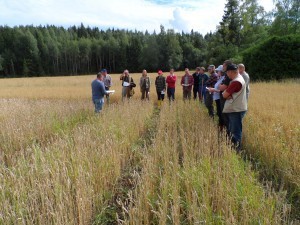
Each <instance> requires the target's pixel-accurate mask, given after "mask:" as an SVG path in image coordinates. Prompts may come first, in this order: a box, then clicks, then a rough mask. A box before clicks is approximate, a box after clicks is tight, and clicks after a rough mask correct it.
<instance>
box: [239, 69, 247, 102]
mask: <svg viewBox="0 0 300 225" xmlns="http://www.w3.org/2000/svg"><path fill="white" fill-rule="evenodd" d="M238 68H239V73H240V74H241V75H242V77H243V78H244V80H245V83H246V98H247V101H248V98H249V93H250V87H249V83H250V77H249V74H248V73H247V72H246V71H245V66H244V64H242V63H241V64H239V65H238Z"/></svg>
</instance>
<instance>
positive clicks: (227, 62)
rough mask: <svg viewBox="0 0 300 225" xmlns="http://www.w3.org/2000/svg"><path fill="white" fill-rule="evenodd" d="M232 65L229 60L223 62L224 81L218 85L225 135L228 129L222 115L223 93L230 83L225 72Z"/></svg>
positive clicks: (225, 118) (225, 117)
mask: <svg viewBox="0 0 300 225" xmlns="http://www.w3.org/2000/svg"><path fill="white" fill-rule="evenodd" d="M231 64H233V62H232V61H231V60H230V59H227V60H225V61H224V62H223V74H224V79H223V81H222V82H221V84H220V85H219V90H220V104H221V111H222V117H223V122H224V126H225V127H226V130H227V133H228V134H229V127H228V118H227V114H226V113H223V108H224V105H225V101H226V99H224V98H223V95H222V93H223V91H225V90H226V88H227V87H228V86H229V83H230V81H231V80H230V78H229V77H228V76H227V74H226V70H227V66H229V65H231Z"/></svg>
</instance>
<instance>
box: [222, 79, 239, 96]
mask: <svg viewBox="0 0 300 225" xmlns="http://www.w3.org/2000/svg"><path fill="white" fill-rule="evenodd" d="M241 88H242V84H241V83H240V82H238V81H233V82H231V83H230V85H229V86H228V88H227V89H226V90H225V91H224V92H223V94H222V95H223V98H225V99H230V98H232V94H233V93H235V92H239V91H240V90H241Z"/></svg>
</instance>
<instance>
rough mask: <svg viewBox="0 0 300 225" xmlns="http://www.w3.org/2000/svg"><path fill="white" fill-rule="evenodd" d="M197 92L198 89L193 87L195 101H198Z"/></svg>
mask: <svg viewBox="0 0 300 225" xmlns="http://www.w3.org/2000/svg"><path fill="white" fill-rule="evenodd" d="M197 92H198V90H197V88H196V87H193V94H194V100H196V99H197Z"/></svg>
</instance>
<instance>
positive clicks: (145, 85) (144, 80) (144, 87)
mask: <svg viewBox="0 0 300 225" xmlns="http://www.w3.org/2000/svg"><path fill="white" fill-rule="evenodd" d="M150 84H151V82H150V78H149V76H148V74H147V70H143V72H142V76H141V78H140V88H141V92H142V97H141V99H142V100H144V99H145V98H146V99H148V100H149V92H150Z"/></svg>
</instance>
